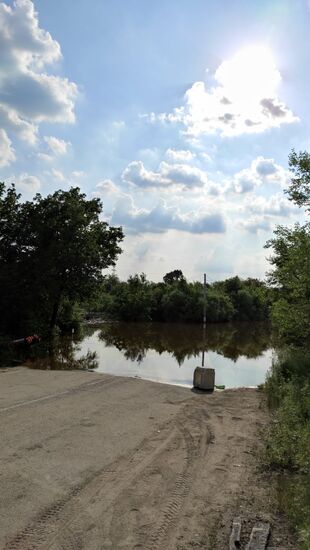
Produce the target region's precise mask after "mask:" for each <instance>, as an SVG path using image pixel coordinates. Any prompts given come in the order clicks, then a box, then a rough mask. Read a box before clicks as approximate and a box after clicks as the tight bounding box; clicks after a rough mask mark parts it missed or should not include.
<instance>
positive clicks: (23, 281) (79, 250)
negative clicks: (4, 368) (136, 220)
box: [0, 184, 123, 331]
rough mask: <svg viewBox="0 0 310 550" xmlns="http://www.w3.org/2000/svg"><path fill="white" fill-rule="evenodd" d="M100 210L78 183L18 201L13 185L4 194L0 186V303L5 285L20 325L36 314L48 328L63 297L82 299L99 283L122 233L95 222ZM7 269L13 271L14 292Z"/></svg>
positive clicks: (118, 250)
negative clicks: (62, 189) (17, 309)
mask: <svg viewBox="0 0 310 550" xmlns="http://www.w3.org/2000/svg"><path fill="white" fill-rule="evenodd" d="M6 210H7V212H8V213H7V214H6ZM101 210H102V205H101V202H100V200H99V199H91V200H87V199H86V196H85V195H84V194H83V193H81V192H80V189H79V188H71V189H70V190H69V191H61V190H60V191H56V192H55V193H53V194H52V195H48V196H47V197H45V198H43V197H42V196H41V195H40V194H37V195H36V196H35V197H34V199H33V201H27V202H24V203H22V202H21V201H20V196H19V195H17V194H16V192H15V189H14V187H11V188H9V189H8V190H7V191H6V193H5V187H4V185H3V184H2V185H1V187H0V214H1V221H0V229H1V239H0V268H1V269H0V273H1V276H0V282H1V284H2V293H1V297H0V302H1V299H2V302H3V301H4V302H5V301H6V302H8V300H7V299H5V298H4V293H5V292H6V289H8V288H9V293H8V294H9V301H10V302H11V304H15V305H16V304H17V305H18V308H19V317H20V318H21V320H22V323H21V324H22V326H23V328H24V327H26V326H27V325H28V324H29V318H30V319H31V320H32V322H33V321H34V325H36V321H35V317H36V315H37V316H38V318H40V323H41V324H42V325H43V326H44V328H47V327H49V330H50V331H52V330H53V329H54V327H55V325H56V323H57V318H58V314H59V310H60V307H61V304H62V302H63V301H64V300H65V301H69V302H75V301H81V300H84V299H87V298H88V297H89V296H91V294H92V293H93V292H94V290H95V289H96V288H97V287H98V285H99V283H101V281H102V279H103V275H102V270H103V269H105V268H107V267H109V266H111V265H114V264H115V260H116V258H117V256H118V254H119V253H120V252H121V249H120V248H119V243H120V242H121V241H122V239H123V232H122V229H121V228H119V227H109V225H108V224H107V223H106V222H103V221H100V218H99V216H100V213H101ZM10 273H11V274H17V277H16V276H14V275H13V280H14V282H15V285H16V287H15V290H16V292H15V296H14V293H13V292H12V291H13V289H12V288H11V286H12V285H11V284H10V281H9V275H10ZM1 305H2V304H1ZM11 321H12V320H11ZM13 324H14V320H13Z"/></svg>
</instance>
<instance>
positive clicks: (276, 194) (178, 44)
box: [0, 0, 310, 282]
mask: <svg viewBox="0 0 310 550" xmlns="http://www.w3.org/2000/svg"><path fill="white" fill-rule="evenodd" d="M309 26H310V1H309V0H252V1H251V2H249V1H248V0H221V1H220V2H219V1H218V0H157V1H156V2H151V1H147V0H113V2H111V1H108V0H93V1H92V2H91V3H90V2H88V1H87V0H65V2H64V1H63V0H53V2H51V1H50V0H37V1H36V2H34V3H33V2H32V1H31V0H15V2H13V1H9V0H7V1H6V2H1V1H0V181H4V182H6V183H7V184H10V183H15V185H16V187H17V189H18V191H19V192H20V193H21V194H22V197H23V199H24V200H30V199H31V198H32V197H33V196H34V195H35V194H36V193H38V192H39V193H41V194H42V195H43V196H45V195H47V194H49V193H52V192H54V191H56V190H57V189H69V188H70V187H71V186H74V187H77V186H78V187H80V189H81V190H82V191H83V192H84V193H85V194H86V196H87V197H88V198H93V197H99V198H100V199H101V201H102V204H103V213H102V219H103V220H106V221H108V222H109V223H110V224H111V225H117V226H119V225H121V226H122V227H123V229H124V233H125V239H124V241H123V243H122V248H123V253H122V254H121V256H120V257H119V260H118V262H117V266H116V273H117V274H118V275H119V277H120V278H122V279H124V278H127V277H128V276H129V275H130V274H134V273H141V272H144V273H146V275H147V277H148V278H149V279H150V280H154V281H159V280H161V279H162V277H163V275H164V274H165V273H167V272H168V271H171V270H173V269H182V271H183V273H184V275H185V276H186V278H187V279H188V280H202V279H203V273H206V274H207V279H208V281H210V282H212V281H214V280H218V279H224V278H227V277H231V276H234V275H239V276H241V277H260V278H264V277H265V273H266V271H268V269H270V264H269V263H268V256H269V255H270V251H269V250H266V249H265V248H264V244H265V243H266V241H267V240H268V239H270V238H271V237H272V233H273V230H274V228H275V227H276V225H278V224H283V225H292V224H293V223H295V222H296V221H302V219H303V216H302V213H301V212H300V211H299V209H298V208H297V207H296V206H294V205H293V204H292V203H291V202H289V201H288V200H287V197H286V195H285V193H284V189H285V188H287V186H288V183H289V181H290V173H289V170H288V155H289V153H290V151H291V150H292V149H293V148H294V149H295V150H296V151H300V150H308V151H310V116H309V114H310V112H309V111H310V102H309V89H310V72H309V66H310V41H309Z"/></svg>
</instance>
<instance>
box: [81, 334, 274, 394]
mask: <svg viewBox="0 0 310 550" xmlns="http://www.w3.org/2000/svg"><path fill="white" fill-rule="evenodd" d="M272 351H273V350H272V346H271V332H270V329H269V327H268V326H266V325H263V324H261V323H251V324H249V323H238V324H236V323H231V324H222V325H209V326H207V327H206V330H205V331H204V330H203V328H202V326H201V325H187V324H164V323H104V324H102V325H96V326H87V327H85V330H84V336H83V338H82V339H81V341H80V342H77V343H76V344H75V352H74V353H75V356H76V357H78V358H79V357H81V356H84V355H86V354H87V352H96V356H97V361H98V368H97V372H104V373H109V374H115V375H121V376H132V377H138V378H142V379H145V380H153V381H156V382H164V383H169V384H177V385H183V386H192V381H193V371H194V369H195V367H197V366H201V364H202V361H203V360H204V365H205V366H206V367H212V368H214V369H215V383H216V384H217V385H222V384H224V385H225V386H226V388H236V387H240V386H246V387H251V386H257V385H258V384H261V383H263V382H264V380H265V376H266V372H267V371H268V369H269V368H270V366H271V361H272Z"/></svg>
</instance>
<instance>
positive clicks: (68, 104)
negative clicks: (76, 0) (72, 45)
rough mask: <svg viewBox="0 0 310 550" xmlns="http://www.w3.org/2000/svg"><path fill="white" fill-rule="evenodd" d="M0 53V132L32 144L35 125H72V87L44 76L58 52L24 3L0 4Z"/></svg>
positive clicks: (22, 0)
mask: <svg viewBox="0 0 310 550" xmlns="http://www.w3.org/2000/svg"><path fill="white" fill-rule="evenodd" d="M0 51H1V60H0V80H1V91H0V127H2V128H4V129H6V131H7V132H9V134H10V133H12V134H14V135H16V136H18V137H19V138H21V139H23V140H25V141H27V142H28V143H31V144H34V143H35V142H36V139H37V132H38V124H39V123H40V122H43V121H46V122H62V123H64V122H74V119H75V116H74V103H75V100H76V97H77V86H76V84H74V83H73V82H70V81H69V80H68V79H67V78H62V77H59V76H55V75H51V74H48V73H47V72H46V66H47V65H48V64H50V63H52V62H55V61H59V60H60V59H61V50H60V46H59V44H58V42H57V41H55V40H54V39H53V38H52V37H51V35H50V34H49V33H48V32H46V31H45V30H43V29H41V28H40V27H39V23H38V15H37V13H36V12H35V10H34V5H33V3H32V2H31V1H30V0H15V2H14V4H13V6H12V7H11V6H9V5H7V4H5V3H4V2H1V3H0Z"/></svg>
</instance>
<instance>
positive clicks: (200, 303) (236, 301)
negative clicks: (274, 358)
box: [87, 269, 273, 323]
mask: <svg viewBox="0 0 310 550" xmlns="http://www.w3.org/2000/svg"><path fill="white" fill-rule="evenodd" d="M272 298H273V291H272V290H271V289H270V288H268V287H267V285H266V284H265V283H264V282H262V281H260V280H258V279H252V278H248V279H244V280H242V279H240V278H239V277H232V278H230V279H227V280H225V281H218V282H214V283H212V284H207V287H206V297H205V298H204V288H203V284H202V283H200V282H188V281H187V280H186V279H185V277H184V275H183V273H182V271H181V270H179V269H176V270H174V271H172V272H170V273H167V274H166V275H165V276H164V278H163V282H160V283H154V282H151V281H148V279H147V277H146V275H145V274H143V273H142V274H141V275H138V274H137V275H133V276H130V277H129V278H128V279H127V281H120V280H119V279H118V277H117V276H116V275H109V276H107V277H105V279H104V282H103V283H102V285H101V288H100V291H99V292H98V294H97V296H96V299H95V300H92V301H91V302H89V303H88V304H87V308H88V309H89V310H90V311H93V312H95V311H98V312H102V313H103V315H104V317H105V318H107V319H110V320H118V321H159V322H185V323H201V322H202V316H203V308H204V300H205V308H206V320H207V322H209V323H222V322H229V321H261V320H264V319H268V316H269V311H270V305H271V302H272Z"/></svg>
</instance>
